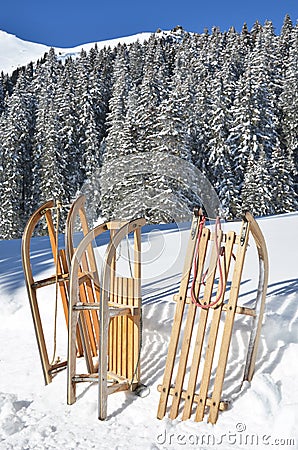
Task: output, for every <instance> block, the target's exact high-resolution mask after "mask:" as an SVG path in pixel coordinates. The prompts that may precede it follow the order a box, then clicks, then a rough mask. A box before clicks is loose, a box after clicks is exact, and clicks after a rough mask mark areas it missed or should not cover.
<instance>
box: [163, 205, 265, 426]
mask: <svg viewBox="0 0 298 450" xmlns="http://www.w3.org/2000/svg"><path fill="white" fill-rule="evenodd" d="M196 219H197V217H196V216H194V218H193V222H192V225H191V237H190V242H189V245H188V250H187V254H186V258H185V264H184V270H183V273H182V279H181V284H180V289H179V293H178V294H176V295H175V296H174V300H175V301H176V308H175V315H174V321H173V326H172V333H171V338H170V343H169V349H168V355H167V360H166V365H165V372H164V376H163V382H162V384H161V385H159V386H158V391H159V392H160V402H159V406H158V411H157V417H158V418H160V419H161V418H162V417H164V415H165V412H166V408H167V404H168V398H169V396H171V397H172V404H171V407H170V412H169V417H170V418H171V419H175V418H176V417H177V416H178V412H179V409H180V408H181V407H182V420H187V419H189V418H190V417H191V415H192V412H193V407H194V405H195V406H196V408H195V409H196V412H195V421H197V422H199V421H202V420H203V418H204V414H205V413H206V408H208V409H209V417H208V422H210V423H212V424H214V423H216V421H217V418H218V413H219V411H223V410H225V409H226V408H227V407H228V402H226V401H225V402H224V401H223V400H222V399H221V395H222V391H223V384H224V377H225V372H226V367H227V363H228V354H229V348H230V342H231V337H232V332H233V325H234V320H235V315H236V313H237V314H239V315H246V316H248V317H250V319H249V320H250V324H251V327H252V328H251V335H250V341H249V345H248V352H247V358H246V365H245V370H244V377H243V380H250V379H251V377H252V374H253V371H254V366H255V360H256V354H257V346H258V342H259V339H260V330H261V325H262V318H263V312H264V306H265V299H266V289H267V282H268V255H267V250H266V244H265V240H264V238H263V235H262V233H261V230H260V228H259V226H258V224H257V223H256V221H255V220H254V218H253V216H252V215H251V214H250V213H246V214H245V217H244V218H243V221H242V224H241V228H240V232H239V234H238V235H236V233H235V232H234V231H230V232H228V233H223V232H222V231H221V230H220V229H216V228H215V230H216V231H215V232H212V233H210V231H209V230H207V229H206V228H205V227H204V228H203V231H202V232H200V233H198V229H197V230H196V232H194V229H195V226H194V223H196V222H195V221H196ZM197 228H198V227H197ZM206 230H207V231H206ZM206 233H208V240H207V242H208V251H207V252H206V246H205V242H204V236H206ZM250 236H252V237H253V238H254V241H255V244H256V247H257V250H258V258H259V284H258V289H257V297H256V301H255V306H254V307H253V308H248V307H244V306H240V305H238V304H237V302H238V297H239V290H240V284H241V278H242V272H243V266H244V261H245V255H246V250H247V246H248V241H249V237H250ZM193 239H195V242H193ZM197 240H199V242H198V244H196V241H197ZM196 245H198V259H197V261H199V263H198V271H197V278H196V282H195V284H194V291H195V298H196V303H197V304H195V302H194V301H193V299H192V298H191V297H190V296H187V290H188V284H189V279H190V273H191V268H192V265H193V259H194V254H195V248H196ZM234 252H235V254H234ZM210 253H211V255H210V258H209V261H208V258H207V255H209V254H210ZM232 257H233V258H232ZM232 262H233V263H232ZM206 264H207V266H208V272H205V274H207V273H208V277H207V279H206V282H205V283H202V281H201V280H202V273H203V272H202V267H204V271H205V266H206ZM217 279H218V280H219V281H218V284H217V282H216V280H217ZM228 280H231V282H229V283H228ZM202 284H204V288H203V286H202ZM198 285H199V286H201V288H202V289H204V293H203V294H201V295H200V296H199V292H198ZM226 297H228V300H226ZM214 298H215V300H214ZM222 313H223V314H222ZM198 314H199V317H198V319H196V315H198ZM221 320H223V321H224V325H223V329H222V330H221V332H220V333H219V329H220V328H219V326H220V322H221ZM182 323H185V325H184V327H183V329H182ZM207 323H208V327H207ZM179 342H181V349H179V352H178V343H179ZM217 348H218V350H219V355H218V360H217V358H216V359H215V354H217V352H216V350H217ZM204 349H205V350H204ZM215 352H216V353H215ZM175 367H177V372H175V373H176V379H174V380H173V373H174V368H175ZM188 367H189V370H188ZM199 369H200V370H199ZM213 369H214V370H215V378H214V379H213V378H212V377H211V374H212V371H213ZM199 373H200V374H201V375H200V377H201V379H200V380H198V374H199ZM185 386H187V387H185Z"/></svg>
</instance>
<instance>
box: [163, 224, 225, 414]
mask: <svg viewBox="0 0 298 450" xmlns="http://www.w3.org/2000/svg"><path fill="white" fill-rule="evenodd" d="M209 235H210V232H209V230H208V229H206V230H205V231H204V232H203V234H202V238H201V240H200V245H199V252H200V255H202V257H201V258H200V259H199V261H198V274H199V280H201V277H202V275H203V269H204V261H205V256H206V251H207V246H208V241H209ZM212 258H213V260H214V259H215V258H216V254H215V252H214V249H213V254H212ZM211 278H212V277H211ZM207 283H208V286H206V290H205V292H204V294H206V295H204V301H206V302H207V301H209V300H210V297H211V290H210V284H211V283H212V282H210V278H208V281H207ZM195 288H196V296H197V297H198V294H199V291H200V283H197V284H196V286H195ZM196 312H197V306H196V305H195V304H194V303H192V302H191V303H190V304H189V307H188V311H187V318H186V324H185V328H184V333H183V341H182V347H181V353H180V358H179V367H178V372H177V377H176V381H175V388H174V391H175V392H174V396H173V402H172V406H171V410H170V418H171V419H175V418H176V417H177V415H178V409H179V404H180V399H181V393H182V388H183V381H184V376H185V370H186V365H187V359H188V354H189V348H190V343H191V335H192V329H193V325H194V320H195V315H196ZM200 325H201V326H202V324H200ZM199 327H200V326H199ZM196 344H197V343H196ZM198 345H200V343H198Z"/></svg>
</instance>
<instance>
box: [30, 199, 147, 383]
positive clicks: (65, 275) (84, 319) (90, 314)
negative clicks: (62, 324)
mask: <svg viewBox="0 0 298 450" xmlns="http://www.w3.org/2000/svg"><path fill="white" fill-rule="evenodd" d="M58 208H59V210H60V208H61V205H60V204H58V205H55V202H54V201H52V200H51V201H48V202H46V203H44V204H43V205H42V206H41V207H40V208H38V209H37V211H35V213H34V214H33V215H32V216H31V217H30V219H29V221H28V223H27V225H26V227H25V230H24V233H23V239H22V261H23V269H24V275H25V283H26V287H27V291H28V297H29V301H30V306H31V312H32V317H33V323H34V328H35V333H36V339H37V344H38V349H39V355H40V359H41V364H42V370H43V375H44V380H45V384H49V383H50V382H51V381H52V379H53V376H54V375H55V374H56V373H57V372H58V371H60V370H63V369H66V368H67V360H65V361H59V362H57V361H55V362H50V360H49V351H48V342H46V339H45V335H44V329H43V324H42V319H41V314H40V308H39V303H38V291H39V290H40V289H41V288H43V287H45V286H49V285H50V284H56V288H58V287H59V291H60V296H61V300H62V305H63V310H64V315H65V321H66V326H67V327H68V317H69V310H68V305H69V302H70V298H69V272H70V266H71V260H72V257H73V254H74V253H75V250H76V249H75V245H74V236H75V233H74V229H75V223H76V219H77V218H79V222H80V225H81V230H82V234H83V236H86V235H87V234H88V233H89V227H88V223H87V219H86V212H85V197H84V196H80V197H79V198H78V199H77V200H76V201H75V202H74V203H73V204H72V205H71V208H70V210H69V213H68V215H67V219H66V224H65V249H58V242H57V240H58V233H57V230H56V229H55V226H54V215H55V214H57V213H58ZM43 218H45V220H46V224H47V228H48V234H49V239H50V244H51V250H52V254H53V259H54V264H55V266H56V273H55V274H54V275H52V276H51V277H49V278H47V279H39V280H36V279H35V278H34V277H33V274H32V265H31V257H32V255H31V239H32V236H33V233H34V230H35V228H36V226H37V225H38V223H39V221H40V220H42V219H43ZM142 223H143V222H142ZM123 225H124V222H109V223H108V224H107V226H106V227H103V228H105V230H104V231H108V230H110V237H111V240H113V237H114V235H115V233H116V232H117V229H118V228H120V227H121V226H123ZM138 233H139V232H138ZM138 233H137V234H136V236H135V252H136V254H137V249H139V250H140V235H139V234H138ZM139 257H140V255H139V254H137V256H136V257H135V261H136V262H135V264H137V265H136V266H135V274H134V276H135V278H134V280H133V281H131V279H120V278H119V277H118V278H117V279H116V278H115V280H114V281H113V276H114V273H111V277H112V278H111V280H112V282H113V283H114V282H115V283H116V282H117V283H118V284H117V287H116V288H115V289H114V290H113V292H112V294H111V295H113V296H114V300H113V301H114V302H116V303H119V304H121V302H127V301H128V302H130V303H131V302H132V303H133V302H134V301H136V302H137V303H138V306H139V308H140V307H141V303H140V261H139V260H138V259H136V258H139ZM115 264H116V260H115V258H114V259H112V266H113V267H114V269H115ZM77 276H78V280H77V282H78V286H79V301H80V302H81V303H83V304H86V305H89V306H90V307H89V309H88V308H86V309H85V310H84V311H83V312H82V313H81V314H80V315H79V317H78V321H77V326H76V331H75V339H74V342H75V344H74V345H75V353H74V354H75V357H80V356H84V357H85V360H86V365H87V372H88V373H89V375H90V374H93V373H94V372H95V370H97V369H96V368H95V366H94V364H93V358H94V357H97V356H98V347H99V333H100V331H99V317H98V311H97V310H96V307H95V308H94V307H93V305H98V303H99V301H100V287H99V284H100V283H99V278H98V274H97V269H96V261H95V255H94V251H93V247H92V245H91V243H90V244H88V245H87V247H86V249H85V250H84V252H83V253H82V256H81V260H80V265H79V269H78V272H77ZM127 291H129V295H130V296H129V300H127V295H126V294H125V292H127ZM122 292H123V294H122ZM136 299H137V300H136ZM53 300H54V299H53V298H52V299H51V301H53ZM56 301H57V291H56ZM53 303H54V302H53ZM97 309H98V308H97ZM134 322H135V323H136V327H137V328H138V329H139V328H140V321H139V318H138V319H136V318H134ZM127 327H128V329H129V332H131V331H132V327H131V323H130V320H128V319H127V318H121V319H119V318H118V319H113V320H112V321H111V325H110V329H109V335H110V338H109V347H110V348H109V370H111V371H113V372H114V373H116V374H118V375H119V376H120V377H122V376H126V375H127V374H128V375H129V376H130V374H131V371H132V370H131V366H132V365H133V364H135V359H136V354H137V353H139V348H140V337H137V336H139V335H137V334H136V333H135V337H134V338H133V339H134V350H133V351H134V352H135V353H134V356H133V359H132V357H131V356H130V354H129V352H130V351H132V350H131V348H130V350H128V346H127V339H130V337H129V338H128V337H127V336H126V334H127V331H125V330H127ZM134 329H135V328H133V330H134ZM122 330H124V331H122ZM122 339H123V341H122ZM121 346H123V348H122V347H121ZM125 346H126V347H125ZM124 347H125V348H127V350H126V351H124ZM119 349H122V359H121V356H120V354H121V352H120V350H119ZM126 360H129V361H130V363H128V364H127V367H126V366H125V364H126V363H125V361H126ZM122 361H123V362H122ZM129 364H130V365H129ZM125 367H126V368H125ZM138 380H139V367H138V369H137V371H136V373H135V375H134V380H133V381H134V383H137V381H138Z"/></svg>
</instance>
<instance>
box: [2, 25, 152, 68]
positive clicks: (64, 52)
mask: <svg viewBox="0 0 298 450" xmlns="http://www.w3.org/2000/svg"><path fill="white" fill-rule="evenodd" d="M150 35H151V33H139V34H135V35H132V36H125V37H121V38H117V39H109V40H106V41H99V42H97V47H98V49H99V50H100V49H102V48H104V47H108V46H110V47H116V46H117V45H118V44H124V43H125V44H131V43H133V42H136V41H137V40H138V41H139V42H141V43H142V42H143V41H145V40H146V39H149V37H150ZM94 45H95V42H91V43H86V44H82V45H78V46H76V47H72V48H59V47H54V48H55V51H56V54H57V55H59V57H60V58H61V59H63V58H66V57H68V56H72V57H76V56H78V55H79V54H80V52H81V50H82V49H84V50H85V51H86V52H88V51H89V50H90V49H91V48H92V47H94ZM49 49H50V47H49V46H47V45H44V44H37V43H35V42H29V41H24V40H22V39H20V38H18V37H17V36H14V35H13V34H10V33H7V32H6V31H2V30H0V72H1V71H3V72H4V73H11V72H12V71H13V70H15V69H17V68H18V67H21V66H24V65H27V64H29V63H30V62H31V61H32V62H35V61H37V60H38V59H39V58H41V57H42V56H43V55H44V54H45V53H46V52H48V51H49Z"/></svg>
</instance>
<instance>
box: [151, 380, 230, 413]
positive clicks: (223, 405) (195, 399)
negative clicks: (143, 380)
mask: <svg viewBox="0 0 298 450" xmlns="http://www.w3.org/2000/svg"><path fill="white" fill-rule="evenodd" d="M157 390H158V391H159V392H162V385H161V384H159V385H158V386H157ZM169 395H175V388H173V387H171V388H170V392H169ZM187 395H188V394H187V391H186V390H183V391H182V393H181V398H183V399H184V400H186V399H187ZM199 401H200V398H199V394H194V397H193V403H199ZM206 405H207V406H210V405H211V398H209V397H208V398H207V400H206ZM228 407H229V402H226V401H221V402H220V403H219V409H220V411H226V410H227V409H228Z"/></svg>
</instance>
